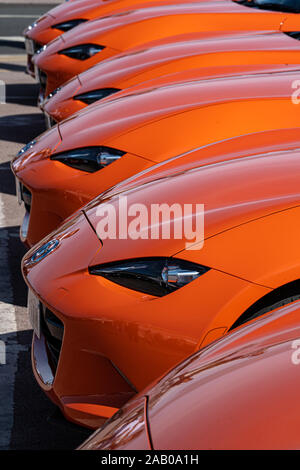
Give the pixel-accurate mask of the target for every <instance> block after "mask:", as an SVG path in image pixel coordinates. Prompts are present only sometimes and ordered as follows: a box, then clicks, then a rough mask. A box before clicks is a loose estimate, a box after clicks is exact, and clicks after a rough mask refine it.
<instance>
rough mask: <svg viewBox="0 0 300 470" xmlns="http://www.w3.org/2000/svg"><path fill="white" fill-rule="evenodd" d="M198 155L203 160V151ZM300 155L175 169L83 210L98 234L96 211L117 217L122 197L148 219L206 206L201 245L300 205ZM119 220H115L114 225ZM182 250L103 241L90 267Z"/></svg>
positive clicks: (158, 243)
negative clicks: (108, 208)
mask: <svg viewBox="0 0 300 470" xmlns="http://www.w3.org/2000/svg"><path fill="white" fill-rule="evenodd" d="M196 152H198V154H201V149H200V150H198V151H196ZM299 152H300V151H299V148H298V149H291V150H287V151H282V152H278V151H275V152H273V153H269V152H267V153H265V154H264V155H254V156H251V155H250V156H248V157H245V156H243V158H240V159H239V158H236V159H232V160H228V161H223V162H222V161H221V162H219V163H215V164H209V165H205V166H202V167H196V168H191V169H185V170H182V169H180V170H181V171H179V173H176V166H175V169H173V173H172V171H170V172H167V174H164V172H163V171H162V173H161V174H160V172H159V171H158V172H157V174H156V175H155V176H154V177H153V178H152V179H151V178H150V179H148V180H145V182H144V181H143V178H141V180H140V181H139V184H138V185H137V186H135V187H133V188H131V189H128V190H127V191H126V188H125V190H124V192H122V193H119V194H115V195H111V196H110V195H109V193H108V194H107V195H106V197H105V196H104V200H102V201H101V196H100V197H99V198H98V199H96V200H94V201H93V202H92V203H90V204H89V205H88V206H87V207H86V214H87V216H88V218H89V220H90V222H91V224H92V225H93V227H94V228H95V229H97V224H98V222H99V221H100V220H101V217H100V215H99V208H100V209H102V210H103V209H105V204H107V203H109V204H110V205H112V206H113V207H114V208H115V210H116V214H117V215H118V214H119V212H120V210H119V204H120V196H122V198H124V196H126V199H127V201H126V204H127V206H128V207H129V206H131V205H133V204H141V203H142V204H144V205H145V206H146V207H147V213H148V214H151V208H152V207H153V204H158V205H159V204H162V203H166V204H168V205H169V206H172V205H173V204H176V203H179V204H180V205H181V207H183V205H184V204H194V206H193V207H194V212H195V204H204V210H205V239H209V238H211V237H213V236H215V235H217V234H218V233H222V232H224V231H228V230H229V229H232V228H233V227H236V226H238V225H241V224H246V223H248V222H250V221H253V220H256V219H257V218H262V217H265V216H267V215H270V214H272V213H275V212H279V211H283V210H286V209H288V208H291V207H296V206H297V205H299V202H300V191H299V173H300V159H299V155H300V154H299ZM123 200H124V199H123ZM102 204H104V206H102ZM100 206H101V207H100ZM102 216H103V215H102ZM118 220H119V219H118V217H117V225H118ZM130 220H131V219H130V217H128V221H129V222H130ZM193 220H195V217H193ZM149 227H150V228H151V221H150V222H149ZM148 233H150V232H148ZM185 245H186V241H185V240H182V239H177V240H176V239H171V240H168V239H166V240H165V239H161V238H160V239H159V240H155V239H150V238H149V239H146V240H144V239H139V240H133V239H131V238H130V237H129V238H128V239H124V240H122V239H118V237H117V239H111V238H110V239H106V240H105V241H104V246H103V249H102V250H100V252H99V253H98V254H97V256H96V257H95V259H94V260H93V261H92V264H98V263H105V262H110V261H114V260H119V259H123V258H136V257H137V258H139V257H146V256H173V255H174V254H176V253H179V252H180V251H182V250H184V249H185ZM190 253H192V252H190ZM191 257H192V254H191ZM200 260H201V254H200Z"/></svg>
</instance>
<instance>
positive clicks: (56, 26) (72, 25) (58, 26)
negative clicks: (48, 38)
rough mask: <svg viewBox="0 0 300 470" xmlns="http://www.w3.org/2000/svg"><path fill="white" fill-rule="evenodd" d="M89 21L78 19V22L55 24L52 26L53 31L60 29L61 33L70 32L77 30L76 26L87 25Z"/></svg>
mask: <svg viewBox="0 0 300 470" xmlns="http://www.w3.org/2000/svg"><path fill="white" fill-rule="evenodd" d="M86 21H87V20H84V19H78V20H70V21H64V22H63V23H58V24H54V25H53V26H51V28H52V29H59V30H60V31H63V32H65V31H69V30H70V29H73V28H75V27H76V26H78V25H80V24H81V23H85V22H86Z"/></svg>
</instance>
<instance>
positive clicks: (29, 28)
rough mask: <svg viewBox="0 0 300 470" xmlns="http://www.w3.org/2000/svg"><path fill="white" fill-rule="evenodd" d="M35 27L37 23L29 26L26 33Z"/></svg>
mask: <svg viewBox="0 0 300 470" xmlns="http://www.w3.org/2000/svg"><path fill="white" fill-rule="evenodd" d="M36 27H37V21H35V22H34V23H32V24H31V25H30V26H28V28H27V29H28V31H31V30H32V29H34V28H36Z"/></svg>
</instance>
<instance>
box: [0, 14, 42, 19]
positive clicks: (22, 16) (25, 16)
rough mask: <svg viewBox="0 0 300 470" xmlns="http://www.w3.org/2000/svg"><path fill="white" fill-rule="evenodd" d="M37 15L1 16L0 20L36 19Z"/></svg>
mask: <svg viewBox="0 0 300 470" xmlns="http://www.w3.org/2000/svg"><path fill="white" fill-rule="evenodd" d="M36 17H37V16H36V15H0V19H2V18H4V19H7V18H33V19H34V18H36Z"/></svg>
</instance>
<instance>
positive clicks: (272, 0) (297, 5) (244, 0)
mask: <svg viewBox="0 0 300 470" xmlns="http://www.w3.org/2000/svg"><path fill="white" fill-rule="evenodd" d="M235 1H236V3H239V4H241V5H245V6H248V7H253V8H261V9H263V10H275V11H284V12H290V13H300V0H235Z"/></svg>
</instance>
